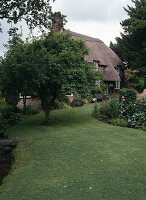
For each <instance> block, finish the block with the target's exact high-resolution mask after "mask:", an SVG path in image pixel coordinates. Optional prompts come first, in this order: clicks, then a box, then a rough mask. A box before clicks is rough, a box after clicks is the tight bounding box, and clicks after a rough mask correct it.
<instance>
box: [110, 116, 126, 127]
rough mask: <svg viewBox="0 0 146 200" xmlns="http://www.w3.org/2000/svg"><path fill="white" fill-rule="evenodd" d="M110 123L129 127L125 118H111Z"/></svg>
mask: <svg viewBox="0 0 146 200" xmlns="http://www.w3.org/2000/svg"><path fill="white" fill-rule="evenodd" d="M110 123H111V124H113V125H116V126H122V127H128V122H127V120H125V119H120V118H117V119H111V120H110Z"/></svg>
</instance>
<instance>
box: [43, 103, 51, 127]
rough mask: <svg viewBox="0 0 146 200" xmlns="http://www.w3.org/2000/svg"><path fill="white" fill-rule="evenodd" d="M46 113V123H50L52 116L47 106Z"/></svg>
mask: <svg viewBox="0 0 146 200" xmlns="http://www.w3.org/2000/svg"><path fill="white" fill-rule="evenodd" d="M44 112H45V121H46V123H48V122H49V120H50V119H51V116H50V109H49V107H48V106H47V108H45V109H44Z"/></svg>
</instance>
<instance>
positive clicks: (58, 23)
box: [52, 12, 64, 32]
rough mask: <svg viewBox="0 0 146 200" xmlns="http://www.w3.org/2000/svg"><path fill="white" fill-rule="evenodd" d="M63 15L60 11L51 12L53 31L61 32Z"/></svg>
mask: <svg viewBox="0 0 146 200" xmlns="http://www.w3.org/2000/svg"><path fill="white" fill-rule="evenodd" d="M63 21H64V16H63V15H62V14H61V12H55V13H53V14H52V29H53V30H54V32H61V31H62V30H63V25H64V23H63Z"/></svg>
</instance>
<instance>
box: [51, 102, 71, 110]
mask: <svg viewBox="0 0 146 200" xmlns="http://www.w3.org/2000/svg"><path fill="white" fill-rule="evenodd" d="M66 102H67V103H66ZM68 102H69V101H68V100H65V102H60V101H59V100H56V101H55V102H54V105H53V106H52V107H51V110H60V109H68V108H70V106H69V104H68Z"/></svg>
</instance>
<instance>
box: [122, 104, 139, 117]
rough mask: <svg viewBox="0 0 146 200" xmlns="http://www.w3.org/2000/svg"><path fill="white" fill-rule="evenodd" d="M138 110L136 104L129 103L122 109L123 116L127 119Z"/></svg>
mask: <svg viewBox="0 0 146 200" xmlns="http://www.w3.org/2000/svg"><path fill="white" fill-rule="evenodd" d="M138 110H139V109H138V106H137V104H136V103H129V104H127V105H126V106H125V107H124V115H125V116H126V117H127V118H129V117H131V116H133V114H134V113H136V112H138Z"/></svg>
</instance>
